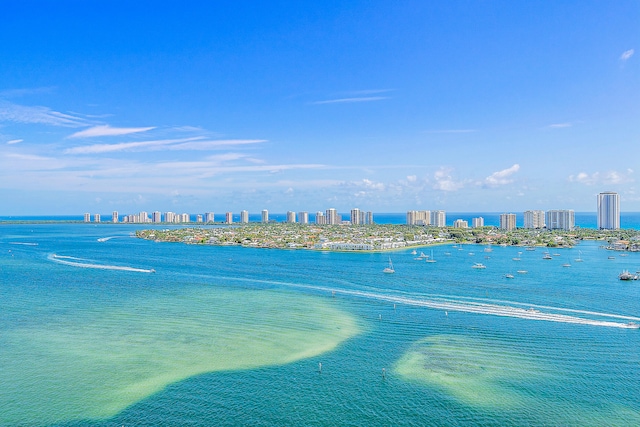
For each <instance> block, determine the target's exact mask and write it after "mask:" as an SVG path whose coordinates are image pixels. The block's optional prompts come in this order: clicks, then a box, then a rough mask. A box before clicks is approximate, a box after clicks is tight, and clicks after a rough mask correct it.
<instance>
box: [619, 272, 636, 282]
mask: <svg viewBox="0 0 640 427" xmlns="http://www.w3.org/2000/svg"><path fill="white" fill-rule="evenodd" d="M618 279H620V280H638V276H636V275H634V274H631V273H629V270H624V271H623V272H622V273H620V274H619V275H618Z"/></svg>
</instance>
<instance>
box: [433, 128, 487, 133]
mask: <svg viewBox="0 0 640 427" xmlns="http://www.w3.org/2000/svg"><path fill="white" fill-rule="evenodd" d="M477 131H478V130H477V129H435V130H428V131H425V132H426V133H473V132H477Z"/></svg>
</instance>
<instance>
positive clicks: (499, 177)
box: [483, 163, 520, 187]
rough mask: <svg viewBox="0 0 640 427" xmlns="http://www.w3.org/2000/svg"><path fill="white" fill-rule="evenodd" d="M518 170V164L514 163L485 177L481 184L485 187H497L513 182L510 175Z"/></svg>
mask: <svg viewBox="0 0 640 427" xmlns="http://www.w3.org/2000/svg"><path fill="white" fill-rule="evenodd" d="M519 170H520V165H519V164H517V163H516V164H515V165H513V166H511V167H510V168H507V169H503V170H501V171H497V172H494V173H492V174H491V175H489V176H488V177H486V178H485V179H484V181H483V185H484V186H486V187H498V186H500V185H505V184H510V183H512V182H513V179H512V178H511V176H512V175H513V174H514V173H516V172H518V171H519Z"/></svg>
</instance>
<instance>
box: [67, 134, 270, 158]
mask: <svg viewBox="0 0 640 427" xmlns="http://www.w3.org/2000/svg"><path fill="white" fill-rule="evenodd" d="M203 139H204V137H201V136H197V137H191V138H178V139H162V140H155V141H137V142H121V143H117V144H93V145H88V146H81V147H74V148H69V149H67V150H66V151H65V154H100V153H114V152H118V151H157V150H172V151H176V150H184V151H187V150H192V151H202V150H213V149H220V148H225V147H232V146H238V145H248V144H258V143H262V142H266V140H264V139H227V140H214V141H203Z"/></svg>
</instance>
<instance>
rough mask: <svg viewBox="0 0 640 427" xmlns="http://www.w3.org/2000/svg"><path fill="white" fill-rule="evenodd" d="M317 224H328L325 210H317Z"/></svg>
mask: <svg viewBox="0 0 640 427" xmlns="http://www.w3.org/2000/svg"><path fill="white" fill-rule="evenodd" d="M316 224H318V225H325V224H327V217H326V216H324V213H323V212H320V211H318V212H316Z"/></svg>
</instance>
